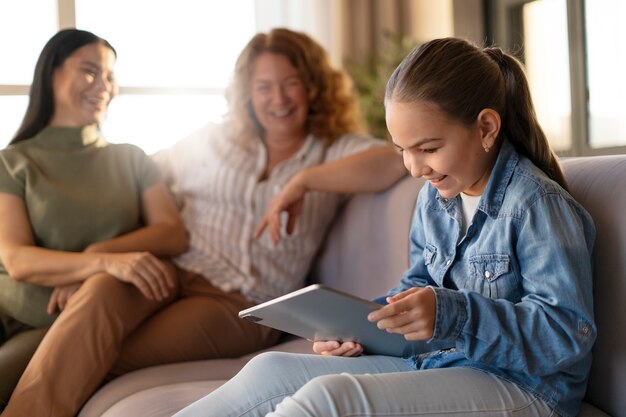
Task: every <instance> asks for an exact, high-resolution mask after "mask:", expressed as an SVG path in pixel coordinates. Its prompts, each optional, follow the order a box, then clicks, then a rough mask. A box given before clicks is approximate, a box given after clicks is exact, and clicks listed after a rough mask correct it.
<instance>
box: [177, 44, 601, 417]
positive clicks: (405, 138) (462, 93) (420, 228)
mask: <svg viewBox="0 0 626 417" xmlns="http://www.w3.org/2000/svg"><path fill="white" fill-rule="evenodd" d="M385 112H386V120H387V126H388V128H389V133H390V134H391V137H392V140H393V142H394V143H395V145H396V146H397V147H398V149H399V150H400V151H401V152H402V156H403V159H404V164H405V167H406V169H407V170H408V171H409V172H410V173H411V175H412V176H414V177H424V178H425V179H426V185H425V186H424V187H423V188H422V190H421V191H420V193H419V196H418V198H417V204H416V207H415V213H414V216H413V224H412V226H411V231H410V245H411V250H410V255H411V266H410V268H409V269H408V270H407V271H406V272H405V274H404V276H403V277H402V279H401V280H400V282H399V284H398V286H396V287H395V288H392V289H391V290H390V291H389V293H388V294H387V297H386V298H385V305H384V306H382V307H381V308H380V309H377V310H375V311H373V312H371V313H370V314H369V316H368V320H369V321H371V322H375V323H376V325H377V327H378V328H379V329H382V330H385V331H387V332H390V333H398V334H401V335H403V336H404V338H405V339H407V340H410V341H414V344H413V346H412V348H411V349H408V350H407V352H405V354H404V355H405V356H404V357H395V356H383V355H371V356H370V355H362V353H363V348H362V346H361V345H360V344H358V343H355V342H345V343H340V342H338V341H334V340H330V341H316V342H314V344H313V351H314V352H316V353H318V354H320V355H302V354H300V355H299V354H290V353H282V352H268V353H263V354H261V355H258V356H256V357H255V358H253V359H252V360H251V361H250V362H249V363H248V364H247V365H246V366H245V367H244V368H243V369H242V370H241V371H240V372H239V373H238V374H237V375H236V376H235V377H234V378H233V379H231V380H230V381H229V382H228V383H226V384H225V385H222V386H221V387H220V388H218V389H217V390H215V391H214V392H213V393H211V394H209V395H208V396H206V397H205V398H203V399H201V400H199V401H198V402H196V403H194V404H192V405H190V406H189V407H187V408H185V409H184V410H182V411H181V412H180V413H179V414H176V416H177V417H196V416H197V417H199V416H202V417H210V416H216V417H228V416H238V417H243V416H246V417H261V416H266V417H270V416H271V417H280V416H285V417H286V416H289V417H304V416H306V417H313V416H315V417H326V416H334V417H346V416H404V417H425V416H429V417H435V416H441V417H444V416H445V417H467V416H494V417H495V416H501V417H510V416H519V417H553V416H562V417H575V416H576V415H577V414H578V411H579V408H580V405H581V401H582V398H583V396H584V394H585V389H586V384H587V378H588V373H589V369H590V366H591V348H592V346H593V343H594V340H595V336H596V326H595V324H594V319H593V305H592V279H591V275H592V268H591V251H592V248H593V242H594V238H595V228H594V225H593V221H592V219H591V217H590V216H589V214H588V213H587V212H586V211H585V209H584V208H583V207H582V206H581V205H580V204H579V203H577V202H576V201H575V200H574V199H573V198H572V197H571V196H570V195H569V194H568V193H567V191H566V190H565V188H564V187H565V185H566V184H565V181H564V177H563V173H562V171H561V168H560V166H559V163H558V161H557V159H556V157H555V156H554V154H553V152H552V151H551V149H550V146H549V144H548V141H547V140H546V137H545V135H544V133H543V131H542V129H541V126H540V125H539V123H538V122H537V119H536V116H535V111H534V108H533V104H532V100H531V96H530V91H529V88H528V83H527V80H526V76H525V74H524V71H523V68H522V66H521V64H520V63H519V62H518V61H517V60H516V59H515V58H514V57H513V56H511V55H508V54H506V53H504V52H503V51H502V50H501V49H499V48H495V47H488V48H480V47H477V46H475V45H472V44H471V43H469V42H467V41H465V40H463V39H458V38H444V39H435V40H432V41H430V42H427V43H425V44H423V45H421V46H420V47H418V48H416V49H414V50H413V51H412V52H411V53H409V55H408V56H407V57H406V58H405V59H404V60H403V61H402V63H401V64H400V65H399V66H398V68H396V70H395V71H394V73H393V74H392V75H391V78H390V79H389V81H388V83H387V90H386V95H385Z"/></svg>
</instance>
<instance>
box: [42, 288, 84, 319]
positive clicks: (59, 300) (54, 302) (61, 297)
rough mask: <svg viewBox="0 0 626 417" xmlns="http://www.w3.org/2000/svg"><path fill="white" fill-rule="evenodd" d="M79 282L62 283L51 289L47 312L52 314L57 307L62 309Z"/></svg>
mask: <svg viewBox="0 0 626 417" xmlns="http://www.w3.org/2000/svg"><path fill="white" fill-rule="evenodd" d="M80 285H81V283H76V284H69V285H63V286H61V287H55V288H54V290H52V295H51V296H50V301H49V302H48V310H47V311H48V314H54V312H55V311H57V309H58V310H59V311H63V310H64V309H65V306H66V305H67V301H68V300H69V299H70V297H71V296H72V295H74V293H75V292H76V291H78V289H79V288H80Z"/></svg>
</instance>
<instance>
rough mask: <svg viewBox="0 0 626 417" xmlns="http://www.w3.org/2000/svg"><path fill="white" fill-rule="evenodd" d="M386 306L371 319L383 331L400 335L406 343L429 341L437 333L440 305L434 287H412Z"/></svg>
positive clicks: (369, 316)
mask: <svg viewBox="0 0 626 417" xmlns="http://www.w3.org/2000/svg"><path fill="white" fill-rule="evenodd" d="M387 302H388V303H389V304H387V305H386V306H384V307H382V308H380V309H378V310H376V311H373V312H371V313H370V314H369V315H368V316H367V319H368V320H369V321H372V322H373V321H375V322H377V326H378V328H379V329H383V330H386V331H388V332H389V333H400V334H402V335H404V338H405V339H406V340H428V339H431V338H432V337H433V334H434V331H435V314H436V311H437V303H436V298H435V291H433V290H432V289H430V288H410V289H408V290H406V291H403V292H401V293H398V294H396V295H394V296H393V297H387Z"/></svg>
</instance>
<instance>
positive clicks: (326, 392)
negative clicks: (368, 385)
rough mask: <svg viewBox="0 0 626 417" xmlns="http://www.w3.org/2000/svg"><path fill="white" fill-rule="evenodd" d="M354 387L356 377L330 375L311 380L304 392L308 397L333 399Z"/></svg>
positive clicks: (303, 389)
mask: <svg viewBox="0 0 626 417" xmlns="http://www.w3.org/2000/svg"><path fill="white" fill-rule="evenodd" d="M354 386H355V380H354V376H352V375H349V374H330V375H321V376H318V377H315V378H313V379H311V380H310V381H309V382H307V383H306V384H305V385H304V387H302V391H303V392H306V393H307V394H308V395H314V396H318V395H323V396H324V397H326V398H332V397H334V396H335V395H337V394H339V393H343V392H347V391H348V390H349V389H350V388H353V387H354Z"/></svg>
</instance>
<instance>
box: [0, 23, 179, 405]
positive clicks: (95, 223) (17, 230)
mask: <svg viewBox="0 0 626 417" xmlns="http://www.w3.org/2000/svg"><path fill="white" fill-rule="evenodd" d="M115 59H116V54H115V50H114V49H113V47H111V45H110V44H109V43H108V42H106V41H105V40H103V39H101V38H99V37H97V36H96V35H94V34H92V33H90V32H87V31H83V30H77V29H66V30H62V31H60V32H58V33H57V34H55V35H54V36H53V37H52V38H51V39H50V40H49V41H48V43H47V44H46V45H45V47H44V48H43V51H42V52H41V55H40V57H39V60H38V62H37V66H36V69H35V75H34V79H33V83H32V88H31V92H30V101H29V104H28V109H27V111H26V115H25V117H24V121H23V122H22V125H21V127H20V128H19V130H18V132H17V134H16V135H15V137H14V138H13V140H12V141H11V143H10V145H9V146H8V147H7V148H6V149H4V150H2V151H1V152H0V338H1V339H0V344H1V346H0V375H2V377H1V378H0V381H1V383H0V389H1V395H2V398H0V401H1V402H2V403H1V404H0V407H2V408H3V407H4V405H5V403H6V401H7V400H8V397H9V395H10V394H11V391H12V390H13V388H14V387H15V384H16V383H17V381H18V378H19V377H20V375H21V374H22V372H23V370H24V368H25V367H26V364H27V363H28V361H29V359H30V357H31V355H32V354H33V352H35V349H37V350H36V352H35V354H34V356H33V358H32V360H31V362H30V366H32V367H33V368H35V369H36V368H37V367H39V366H40V365H43V366H44V367H45V366H47V364H50V363H57V358H55V357H54V356H49V355H48V353H49V352H48V351H47V348H46V346H47V345H48V344H50V342H51V341H52V340H59V339H65V340H66V341H68V342H69V343H70V344H76V340H78V339H82V340H83V341H84V342H85V343H95V342H94V341H95V340H96V339H98V338H100V337H104V338H106V337H108V335H107V333H106V329H104V328H100V327H98V326H97V324H96V323H94V328H93V329H91V332H82V333H76V332H75V331H74V323H75V322H77V321H80V320H82V316H83V315H84V314H90V312H97V311H100V310H98V309H97V306H101V305H102V304H103V300H106V299H108V298H110V297H113V296H116V297H119V296H120V294H123V295H124V296H126V297H128V298H129V300H132V303H129V304H128V305H123V304H120V306H119V309H120V310H123V314H124V315H125V316H124V317H125V318H124V320H125V326H126V327H127V332H130V331H132V329H133V328H134V327H136V326H137V325H138V324H139V323H141V322H142V321H143V320H144V319H145V318H146V317H147V316H149V315H151V314H152V313H153V312H155V311H156V310H158V309H159V308H161V307H162V306H163V305H165V304H166V303H168V302H170V301H171V300H172V299H173V297H174V296H175V294H176V286H177V282H176V275H175V271H174V268H173V266H172V264H171V263H169V262H167V261H165V260H163V259H161V258H163V257H169V256H172V255H178V254H180V253H182V252H184V251H185V250H186V248H187V234H186V231H185V229H184V227H183V223H182V221H181V219H180V217H179V215H178V212H177V210H176V205H175V204H174V201H173V199H172V198H171V196H170V194H169V192H168V190H167V187H166V185H165V183H164V182H163V180H162V179H161V178H160V173H159V170H158V168H157V166H156V165H155V164H154V162H153V161H152V160H151V159H150V158H148V157H147V156H146V155H145V154H144V153H143V151H141V150H140V149H139V148H137V147H135V146H132V145H127V144H118V145H113V144H110V143H108V142H106V141H105V140H104V139H103V138H102V136H101V134H100V132H99V128H98V127H99V124H100V122H101V121H102V120H103V118H104V117H105V115H106V112H107V108H108V105H109V102H110V101H111V100H112V99H113V97H114V96H115V95H116V93H117V86H116V83H115V77H114V72H113V67H114V64H115ZM85 305H87V306H89V308H87V309H85V308H83V306H85ZM59 312H60V314H58V313H59ZM57 314H58V317H57ZM118 314H119V315H120V316H121V315H122V312H120V313H118ZM94 319H96V320H97V318H94ZM51 325H52V327H51V328H50V330H49V331H48V333H47V336H50V341H49V340H48V339H49V338H48V337H47V336H44V334H46V330H47V328H48V326H51ZM42 337H43V340H42ZM40 341H41V344H39V343H40ZM111 343H112V344H113V345H115V341H113V340H111ZM38 344H39V347H38V348H37V345H38ZM66 353H67V354H68V355H69V358H70V359H69V360H67V361H65V362H63V363H62V366H63V367H67V366H68V365H70V364H72V362H73V366H80V365H79V364H81V363H83V362H81V355H84V354H85V352H84V351H82V350H80V349H77V350H70V351H68V352H66ZM108 354H109V355H110V358H108V359H107V358H105V357H99V358H98V359H97V360H95V359H94V358H91V357H90V358H86V361H89V365H88V368H87V369H86V371H88V372H98V371H97V367H98V366H101V365H104V366H105V368H106V369H105V371H104V372H106V370H108V367H106V361H107V360H113V359H115V357H116V356H117V355H116V353H115V349H114V348H112V349H110V352H109V353H108ZM57 364H58V363H57ZM29 369H30V368H29ZM61 375H62V374H61V373H58V374H56V375H55V378H59V377H60V376H61ZM63 375H64V376H66V374H65V373H63ZM33 380H37V381H39V382H37V383H38V384H57V383H58V381H57V380H51V381H42V380H41V379H39V376H38V375H33V373H32V371H30V372H29V371H28V370H27V371H26V372H24V374H23V376H22V379H21V382H20V383H19V385H18V386H17V387H16V389H15V391H14V393H13V397H12V400H11V402H10V403H9V405H8V407H7V409H6V410H5V412H4V414H3V415H21V416H23V415H44V414H45V415H48V414H49V412H52V411H50V409H49V408H48V407H47V406H46V412H45V413H43V412H32V413H31V412H28V411H26V409H24V408H23V405H21V404H22V403H23V402H27V403H37V402H38V401H39V400H40V399H42V400H43V401H44V402H45V401H46V399H43V398H40V397H31V396H29V395H28V391H29V389H30V388H29V387H30V386H31V385H32V383H33ZM66 382H68V383H69V384H70V385H71V384H72V379H71V378H70V379H69V380H68V381H66ZM96 384H97V383H96ZM81 386H83V387H84V389H87V390H93V389H95V386H97V385H94V386H89V385H88V384H86V385H85V384H84V381H82V380H81V381H73V386H72V389H75V388H76V387H81ZM13 399H15V402H13V401H14V400H13ZM63 400H64V399H62V398H59V399H58V401H59V402H60V406H62V407H66V405H65V404H62V401H63ZM55 403H57V402H56V401H55ZM67 407H73V408H74V409H75V408H76V404H69V405H67Z"/></svg>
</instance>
